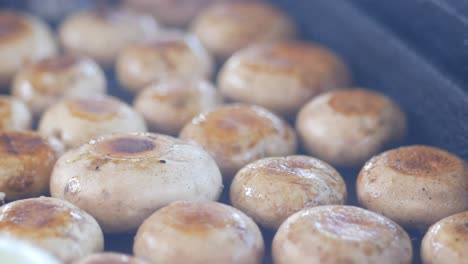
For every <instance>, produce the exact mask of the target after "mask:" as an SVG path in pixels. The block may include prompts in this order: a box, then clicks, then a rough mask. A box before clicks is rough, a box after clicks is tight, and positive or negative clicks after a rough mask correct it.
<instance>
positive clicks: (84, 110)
mask: <svg viewBox="0 0 468 264" xmlns="http://www.w3.org/2000/svg"><path fill="white" fill-rule="evenodd" d="M57 120H60V121H61V122H57ZM146 131H147V127H146V124H145V120H144V119H143V117H142V116H141V115H140V114H139V113H138V112H136V111H135V110H134V109H132V108H131V107H130V106H129V105H127V104H126V103H124V102H123V101H121V100H120V99H117V98H114V97H111V96H104V95H98V96H92V97H91V96H87V97H75V98H64V99H62V100H61V101H59V102H58V103H57V104H55V105H53V106H51V107H50V108H49V109H47V110H46V111H45V112H44V114H43V115H42V118H41V120H40V122H39V132H40V133H41V134H43V135H46V136H49V137H53V138H56V139H57V140H59V141H61V142H62V143H63V144H64V145H65V146H66V148H68V149H69V148H73V147H78V146H80V145H82V144H85V143H87V142H88V141H89V140H90V139H93V138H95V137H98V136H101V135H104V134H110V133H117V132H120V133H124V132H129V133H130V132H146Z"/></svg>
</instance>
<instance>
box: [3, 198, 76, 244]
mask: <svg viewBox="0 0 468 264" xmlns="http://www.w3.org/2000/svg"><path fill="white" fill-rule="evenodd" d="M6 206H8V208H5V209H4V210H3V214H2V220H0V230H4V231H7V232H11V233H12V234H16V235H19V236H34V237H45V236H57V235H62V234H60V233H59V231H58V230H59V229H61V228H63V227H65V226H67V225H68V224H69V223H70V221H72V219H73V215H72V214H71V211H70V210H69V209H64V208H61V207H60V206H58V205H55V204H52V203H50V202H47V201H37V200H36V201H35V200H23V201H20V202H16V203H15V204H10V205H6Z"/></svg>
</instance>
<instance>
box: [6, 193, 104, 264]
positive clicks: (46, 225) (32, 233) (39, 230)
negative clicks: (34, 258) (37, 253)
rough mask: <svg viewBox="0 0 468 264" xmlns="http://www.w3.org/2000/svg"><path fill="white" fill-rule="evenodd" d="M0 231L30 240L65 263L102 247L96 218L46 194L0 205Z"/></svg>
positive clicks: (100, 233)
mask: <svg viewBox="0 0 468 264" xmlns="http://www.w3.org/2000/svg"><path fill="white" fill-rule="evenodd" d="M0 235H8V236H13V237H16V238H19V239H24V240H27V241H30V242H31V243H33V244H35V245H37V246H38V247H41V248H43V249H45V250H47V251H48V252H50V253H51V254H53V255H55V256H56V257H58V258H59V259H61V260H62V261H64V262H66V263H69V262H71V261H73V260H76V259H79V258H81V257H84V256H86V255H89V254H91V253H93V252H98V251H101V250H102V249H103V247H104V238H103V234H102V231H101V229H100V228H99V225H98V223H97V222H96V220H94V219H93V218H92V217H91V216H90V215H89V214H87V213H86V212H85V211H83V210H81V209H79V208H78V207H76V206H74V205H72V204H70V203H69V202H66V201H62V200H59V199H55V198H48V197H40V198H31V199H25V200H20V201H15V202H12V203H9V204H7V205H4V206H2V207H0Z"/></svg>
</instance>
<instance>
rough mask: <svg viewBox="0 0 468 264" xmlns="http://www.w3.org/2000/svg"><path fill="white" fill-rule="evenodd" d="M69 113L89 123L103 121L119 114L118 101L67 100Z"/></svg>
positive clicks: (100, 99)
mask: <svg viewBox="0 0 468 264" xmlns="http://www.w3.org/2000/svg"><path fill="white" fill-rule="evenodd" d="M67 106H68V109H69V111H70V112H71V113H72V114H73V115H74V116H77V117H79V118H83V119H87V120H89V121H94V122H98V121H105V120H109V119H111V118H113V117H114V116H115V115H117V113H118V112H119V108H120V104H119V101H117V100H114V99H111V98H78V99H72V100H69V101H68V103H67Z"/></svg>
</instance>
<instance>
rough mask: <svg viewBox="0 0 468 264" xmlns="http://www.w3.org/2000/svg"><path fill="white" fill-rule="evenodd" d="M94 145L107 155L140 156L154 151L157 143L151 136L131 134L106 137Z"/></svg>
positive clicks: (117, 156) (97, 149)
mask: <svg viewBox="0 0 468 264" xmlns="http://www.w3.org/2000/svg"><path fill="white" fill-rule="evenodd" d="M94 147H95V150H96V151H97V152H98V153H99V154H101V155H103V156H105V157H115V158H132V157H133V158H140V157H145V156H148V155H150V154H151V153H152V152H154V150H155V149H156V147H157V143H156V142H155V141H154V140H152V139H151V138H145V137H141V136H133V135H130V136H117V137H113V138H106V139H104V140H101V141H98V142H97V143H95V146H94ZM103 162H104V163H105V162H107V160H103ZM98 163H99V162H98ZM97 166H99V164H97Z"/></svg>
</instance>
